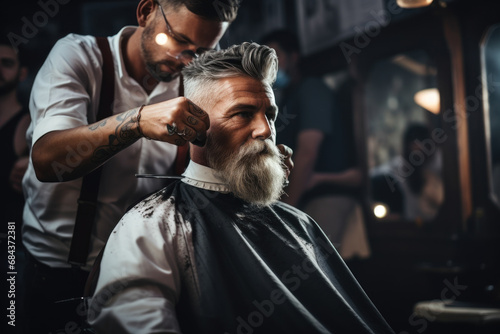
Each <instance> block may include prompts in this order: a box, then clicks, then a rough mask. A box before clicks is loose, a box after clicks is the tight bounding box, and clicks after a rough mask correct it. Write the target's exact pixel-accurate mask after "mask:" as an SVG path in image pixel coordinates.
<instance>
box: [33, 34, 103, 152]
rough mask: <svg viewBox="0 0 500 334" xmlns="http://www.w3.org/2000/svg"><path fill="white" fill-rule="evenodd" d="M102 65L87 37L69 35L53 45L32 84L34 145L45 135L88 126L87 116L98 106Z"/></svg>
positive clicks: (98, 55)
mask: <svg viewBox="0 0 500 334" xmlns="http://www.w3.org/2000/svg"><path fill="white" fill-rule="evenodd" d="M101 63H102V57H101V54H100V51H99V50H96V46H95V45H94V43H93V41H92V40H91V39H89V38H88V37H87V38H85V37H75V36H74V35H69V36H67V37H65V38H63V39H61V40H59V41H58V42H57V43H56V44H55V45H54V47H53V48H52V50H51V52H50V54H49V56H48V57H47V59H46V61H45V62H44V64H43V66H42V67H41V68H40V70H39V72H38V74H37V76H36V78H35V81H34V83H33V89H32V94H31V98H30V112H31V118H32V120H33V123H34V125H35V127H34V130H33V143H35V142H36V141H37V140H38V139H39V138H40V137H42V136H43V135H45V134H46V133H48V132H51V131H56V130H65V129H70V128H74V127H77V126H81V125H85V124H87V123H88V121H87V115H88V114H89V111H90V110H94V108H95V106H96V105H97V104H96V103H98V98H99V97H98V96H96V93H98V92H99V90H100V85H101V78H102V73H101ZM89 116H90V118H91V119H92V118H93V117H94V115H93V113H90V114H89Z"/></svg>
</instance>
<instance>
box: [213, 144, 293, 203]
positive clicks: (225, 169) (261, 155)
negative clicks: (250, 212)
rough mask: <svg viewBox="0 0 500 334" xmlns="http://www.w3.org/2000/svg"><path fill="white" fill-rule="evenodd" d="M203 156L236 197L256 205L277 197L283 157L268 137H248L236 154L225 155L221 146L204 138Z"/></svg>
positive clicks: (280, 184)
mask: <svg viewBox="0 0 500 334" xmlns="http://www.w3.org/2000/svg"><path fill="white" fill-rule="evenodd" d="M206 148H207V151H206V152H207V159H208V162H209V164H210V166H211V167H212V168H214V169H215V170H216V174H217V177H219V178H220V179H221V180H222V181H224V182H225V183H226V184H227V186H228V187H229V191H231V192H232V193H233V194H234V195H235V196H236V197H238V198H241V199H243V200H245V201H247V202H250V203H252V204H255V205H258V206H267V205H269V204H272V203H274V202H276V201H278V200H279V198H280V197H281V195H282V194H283V185H284V183H285V181H286V173H285V169H284V164H283V160H284V156H282V155H281V154H280V152H279V150H278V148H277V147H276V145H274V143H273V142H272V141H271V140H265V141H261V140H252V141H250V142H249V143H248V144H246V145H244V146H242V147H241V148H240V150H239V151H238V153H237V154H236V155H230V154H227V152H226V151H224V149H223V147H222V146H221V145H218V144H217V143H215V142H214V141H213V138H210V137H209V138H208V140H207V146H206Z"/></svg>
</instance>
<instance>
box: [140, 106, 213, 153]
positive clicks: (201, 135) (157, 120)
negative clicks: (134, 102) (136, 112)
mask: <svg viewBox="0 0 500 334" xmlns="http://www.w3.org/2000/svg"><path fill="white" fill-rule="evenodd" d="M139 126H140V129H141V131H142V134H143V135H144V137H146V138H149V139H154V140H160V141H164V142H168V143H171V144H175V145H179V146H180V145H184V144H185V143H186V142H188V141H189V142H191V143H193V144H195V145H198V146H203V145H205V142H206V139H207V129H208V128H209V127H210V119H209V117H208V114H207V113H206V112H205V111H203V110H202V109H201V108H200V107H198V106H197V105H195V104H194V103H193V102H191V101H190V100H189V99H187V98H185V97H178V98H175V99H171V100H168V101H164V102H160V103H157V104H152V105H148V106H145V107H144V108H143V109H142V111H141V118H140V121H139Z"/></svg>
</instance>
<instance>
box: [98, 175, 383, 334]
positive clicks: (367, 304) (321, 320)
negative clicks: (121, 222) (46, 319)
mask: <svg viewBox="0 0 500 334" xmlns="http://www.w3.org/2000/svg"><path fill="white" fill-rule="evenodd" d="M153 210H154V212H158V211H163V212H172V210H175V213H174V214H167V215H165V214H164V215H163V216H162V218H161V219H160V218H158V220H159V221H160V224H164V222H165V219H173V220H175V231H171V230H172V228H170V231H168V232H164V233H169V234H175V235H176V238H174V240H177V241H174V243H176V244H177V246H176V247H177V248H176V249H179V250H178V251H175V252H176V254H175V262H176V264H172V266H175V267H176V268H177V270H178V271H179V276H180V282H181V283H180V291H177V292H176V294H177V295H178V300H177V301H176V303H175V312H176V318H177V321H178V323H179V326H180V329H181V331H182V333H221V334H223V333H238V334H239V333H245V334H250V333H301V334H304V333H306V334H308V333H337V334H342V333H356V334H361V333H379V334H381V333H393V331H392V330H391V328H390V327H389V326H388V324H387V323H386V321H385V320H384V318H383V317H382V316H381V315H380V313H379V312H378V310H377V309H376V307H375V306H374V305H373V304H372V302H371V301H370V300H369V298H368V297H367V295H366V294H365V292H364V291H363V290H362V288H361V287H360V285H359V284H358V282H357V281H356V279H355V278H354V277H353V275H352V274H351V272H350V271H349V269H348V268H347V266H346V265H345V263H344V261H343V260H342V259H341V258H340V256H339V255H338V253H337V251H336V250H335V249H334V247H333V245H332V244H331V243H330V241H329V240H328V239H327V237H326V236H325V234H324V233H323V232H322V231H321V230H320V228H319V227H318V226H317V224H316V223H315V222H314V221H313V220H312V219H311V218H310V217H309V216H307V215H306V214H305V213H303V212H301V211H299V210H297V209H295V208H293V207H291V206H289V205H287V204H284V203H282V202H278V203H275V204H273V205H271V206H269V207H264V208H259V207H256V206H254V205H250V204H248V203H247V202H244V201H242V200H240V199H238V198H235V197H234V196H233V195H232V194H225V193H220V192H216V191H210V190H205V189H201V188H197V187H194V186H191V185H188V184H186V183H183V182H181V181H179V182H176V183H174V184H172V185H170V186H169V187H167V188H165V189H163V190H161V191H160V192H158V193H156V194H155V195H153V196H151V197H150V198H148V199H147V200H145V201H143V202H141V203H140V204H139V205H138V206H136V207H135V208H134V209H132V210H131V211H133V212H134V211H135V212H136V213H139V214H141V215H142V216H144V217H145V216H147V215H149V216H153V218H151V219H156V218H154V215H152V212H153ZM132 214H133V213H132ZM174 217H175V218H174ZM161 221H162V222H161ZM128 223H129V222H126V223H125V224H128ZM134 224H142V222H139V221H135V222H134ZM155 224H156V223H155ZM172 226H173V225H172ZM160 228H161V229H165V228H164V227H160ZM122 232H123V231H118V233H122ZM180 234H184V235H183V236H180ZM112 237H113V235H112ZM179 240H180V241H179ZM182 242H185V243H192V245H191V244H189V245H183V246H179V245H178V243H182ZM165 249H166V248H165ZM186 249H188V250H189V249H191V251H186ZM171 262H172V261H171ZM103 270H106V268H103V267H101V271H103Z"/></svg>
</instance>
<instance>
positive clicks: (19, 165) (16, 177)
mask: <svg viewBox="0 0 500 334" xmlns="http://www.w3.org/2000/svg"><path fill="white" fill-rule="evenodd" d="M28 163H29V158H28V157H21V158H19V159H18V160H17V161H16V163H15V164H14V166H13V167H12V170H11V171H10V175H9V182H10V185H11V187H12V189H14V191H16V192H18V193H20V194H22V192H23V185H22V181H23V176H24V173H25V172H26V169H28Z"/></svg>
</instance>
